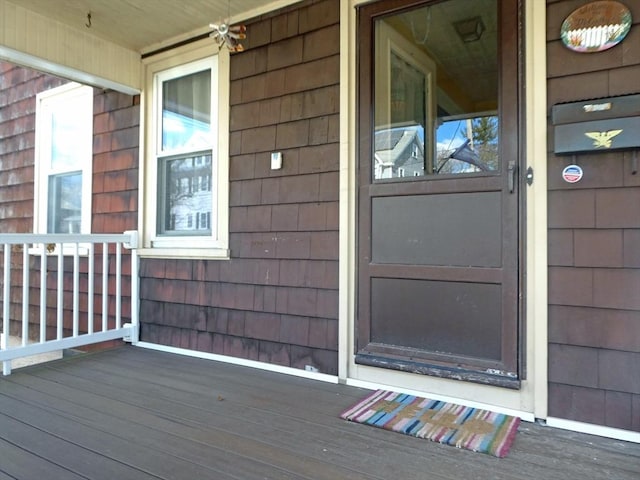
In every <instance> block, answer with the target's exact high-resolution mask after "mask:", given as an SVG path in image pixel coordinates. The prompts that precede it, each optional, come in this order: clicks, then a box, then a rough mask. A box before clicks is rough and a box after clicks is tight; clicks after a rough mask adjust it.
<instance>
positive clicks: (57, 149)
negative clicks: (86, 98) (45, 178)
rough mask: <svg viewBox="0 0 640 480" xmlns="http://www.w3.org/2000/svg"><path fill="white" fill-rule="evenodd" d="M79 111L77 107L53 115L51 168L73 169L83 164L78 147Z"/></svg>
mask: <svg viewBox="0 0 640 480" xmlns="http://www.w3.org/2000/svg"><path fill="white" fill-rule="evenodd" d="M77 127H78V112H77V110H76V109H75V108H69V109H66V110H62V109H60V110H58V111H56V112H55V113H53V115H52V116H51V138H52V142H51V168H52V169H54V170H71V169H74V168H78V167H79V166H80V164H81V161H82V160H81V157H82V151H81V148H79V147H78V138H77V135H78V128H77Z"/></svg>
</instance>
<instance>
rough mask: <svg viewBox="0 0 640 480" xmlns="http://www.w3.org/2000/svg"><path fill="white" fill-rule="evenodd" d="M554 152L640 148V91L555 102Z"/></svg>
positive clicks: (573, 152) (553, 120)
mask: <svg viewBox="0 0 640 480" xmlns="http://www.w3.org/2000/svg"><path fill="white" fill-rule="evenodd" d="M551 118H552V122H553V125H554V128H555V132H554V133H555V135H554V137H555V143H554V152H555V153H557V154H575V153H579V152H598V151H608V150H617V149H622V148H640V94H637V95H625V96H620V97H609V98H600V99H595V100H586V101H583V102H573V103H562V104H558V105H554V106H553V108H552V111H551Z"/></svg>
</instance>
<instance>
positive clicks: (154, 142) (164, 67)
mask: <svg viewBox="0 0 640 480" xmlns="http://www.w3.org/2000/svg"><path fill="white" fill-rule="evenodd" d="M144 63H145V91H144V93H143V95H142V98H141V102H142V106H143V110H142V111H143V112H144V116H143V120H142V123H141V129H140V135H141V142H140V145H141V149H140V150H141V157H140V158H141V162H140V205H141V206H142V208H140V212H139V215H140V216H139V225H140V226H141V227H140V230H141V232H140V233H141V237H142V248H141V249H140V250H139V254H140V255H141V256H147V257H162V258H185V257H187V258H212V259H216V258H218V259H227V258H229V227H228V224H229V148H228V143H229V52H228V51H227V49H221V50H218V48H217V46H216V45H215V43H214V42H211V40H210V39H207V40H205V41H202V42H196V43H194V44H191V45H189V46H186V47H183V48H180V49H176V50H172V51H170V52H165V53H162V54H159V55H154V56H152V57H150V58H149V59H146V60H144ZM194 67H195V68H194ZM204 68H210V69H211V90H212V91H211V138H212V140H211V147H212V148H211V165H212V172H211V189H212V209H211V212H212V213H211V235H206V236H203V235H197V233H198V231H197V230H194V234H195V235H192V236H191V235H188V234H187V235H185V234H181V235H175V236H174V235H167V234H165V235H159V234H158V219H157V214H158V193H157V192H158V188H159V184H158V182H159V179H160V172H159V168H158V155H159V154H160V153H161V152H160V151H159V150H160V146H161V144H160V142H161V138H160V136H161V133H162V132H161V122H160V115H161V108H160V105H161V101H160V99H159V98H158V95H159V89H158V82H159V80H167V79H170V78H179V77H181V76H184V75H188V74H190V73H193V72H195V71H201V70H202V69H204ZM167 73H169V74H170V75H169V76H168V75H167ZM176 153H178V152H176Z"/></svg>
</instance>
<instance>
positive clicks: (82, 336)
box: [0, 231, 139, 375]
mask: <svg viewBox="0 0 640 480" xmlns="http://www.w3.org/2000/svg"><path fill="white" fill-rule="evenodd" d="M137 245H138V235H137V232H135V231H131V232H125V233H123V234H87V235H72V234H69V235H67V234H0V249H1V252H0V258H2V263H1V264H0V266H1V267H2V333H3V334H2V336H1V339H0V362H2V364H3V368H2V373H3V374H4V375H9V374H10V373H11V360H13V359H17V358H22V357H26V356H30V355H36V354H41V353H48V352H53V351H57V350H63V349H66V348H74V347H79V346H83V345H90V344H93V343H98V342H104V341H107V340H114V339H124V340H126V341H130V342H132V343H136V342H137V341H138V325H139V322H138V257H137V253H136V248H137ZM96 247H97V248H96ZM123 249H130V257H129V258H130V262H131V263H130V272H131V277H130V283H129V284H130V289H127V290H130V291H127V292H124V295H126V296H130V298H131V312H130V318H131V321H130V322H127V323H125V324H124V325H123V324H122V297H123V291H122V290H123V282H122V277H123V273H122V272H123V256H122V251H123ZM96 250H98V252H96ZM65 260H66V261H65ZM96 261H99V262H101V265H102V268H101V272H98V273H97V274H96ZM70 264H71V265H70ZM99 265H100V264H99ZM110 265H111V266H112V268H113V267H115V268H114V270H115V271H112V272H110V271H109V269H110ZM126 266H127V265H126V263H125V268H126ZM31 276H35V277H36V278H37V279H39V281H38V280H35V281H33V282H32V281H31ZM54 277H55V278H54ZM20 278H21V281H20ZM96 279H97V280H98V282H99V284H100V283H101V287H100V285H98V286H99V290H100V292H99V293H96ZM81 280H82V282H83V287H85V288H83V291H81V287H80V283H81ZM34 284H35V285H34ZM65 286H67V288H66V289H65ZM69 286H71V291H69V290H70V289H69ZM33 291H36V292H37V294H38V295H37V296H36V295H32V293H33ZM54 294H55V295H54ZM81 299H82V300H86V303H84V304H83V306H84V307H85V308H84V311H81V308H80V307H81V306H80V303H81ZM94 304H98V305H99V306H100V308H99V310H101V311H100V312H94V309H95V308H94ZM110 309H111V312H113V314H112V315H110ZM65 313H66V315H65ZM12 322H13V323H14V331H15V326H16V324H18V325H19V326H20V331H19V333H18V335H19V336H20V337H21V344H20V345H18V346H15V347H11V346H10V345H9V341H8V340H9V335H10V333H11V323H12ZM65 327H66V328H65ZM30 330H33V331H30ZM36 330H37V331H36ZM48 331H49V334H48V333H47V332H48ZM54 332H55V333H54Z"/></svg>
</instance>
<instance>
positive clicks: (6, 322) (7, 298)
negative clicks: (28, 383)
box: [0, 243, 11, 375]
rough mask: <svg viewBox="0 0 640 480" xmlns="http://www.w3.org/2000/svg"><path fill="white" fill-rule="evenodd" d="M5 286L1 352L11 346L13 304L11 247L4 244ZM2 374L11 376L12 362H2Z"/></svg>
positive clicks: (0, 338) (3, 289)
mask: <svg viewBox="0 0 640 480" xmlns="http://www.w3.org/2000/svg"><path fill="white" fill-rule="evenodd" d="M3 253H4V272H3V273H4V278H3V281H4V285H3V286H2V337H0V350H6V349H7V346H8V345H9V334H10V333H11V332H10V328H11V325H10V319H9V306H10V303H11V245H10V244H8V243H5V244H4V252H3ZM2 374H3V375H11V360H6V361H4V362H2Z"/></svg>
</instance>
